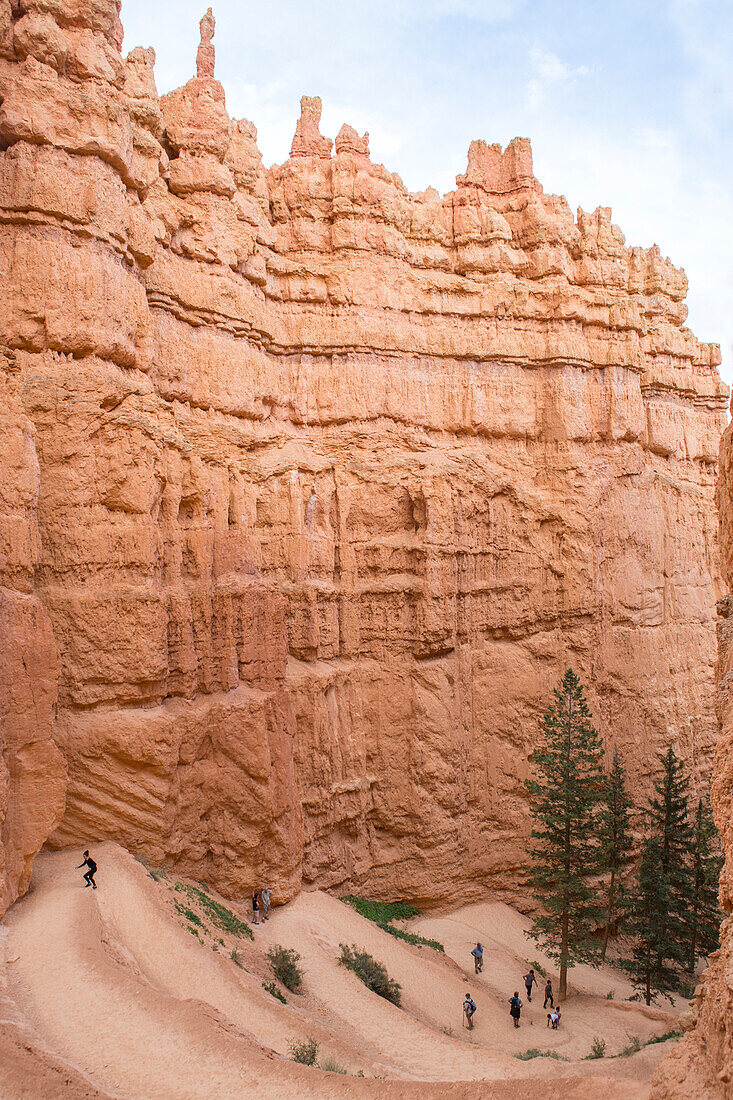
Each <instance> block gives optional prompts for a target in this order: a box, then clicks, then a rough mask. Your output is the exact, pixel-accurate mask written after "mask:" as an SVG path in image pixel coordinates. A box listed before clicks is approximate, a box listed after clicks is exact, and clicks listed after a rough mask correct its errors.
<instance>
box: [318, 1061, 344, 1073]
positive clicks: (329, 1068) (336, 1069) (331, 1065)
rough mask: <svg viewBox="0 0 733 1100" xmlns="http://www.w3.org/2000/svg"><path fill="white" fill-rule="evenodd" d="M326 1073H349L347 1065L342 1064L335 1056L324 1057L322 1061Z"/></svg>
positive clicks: (322, 1067)
mask: <svg viewBox="0 0 733 1100" xmlns="http://www.w3.org/2000/svg"><path fill="white" fill-rule="evenodd" d="M321 1069H322V1070H323V1071H324V1073H348V1072H349V1071H348V1070H347V1068H346V1066H342V1065H341V1063H340V1062H337V1061H336V1059H335V1058H324V1059H323V1061H322V1062H321Z"/></svg>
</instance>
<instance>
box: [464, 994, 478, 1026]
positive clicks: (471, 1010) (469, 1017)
mask: <svg viewBox="0 0 733 1100" xmlns="http://www.w3.org/2000/svg"><path fill="white" fill-rule="evenodd" d="M475 1012H476V1003H475V1001H474V1000H473V999H472V997H471V994H470V993H467V994H466V999H465V1001H464V1002H463V1015H464V1016H465V1017H466V1027H467V1028H468V1030H469V1031H473V1017H474V1014H475Z"/></svg>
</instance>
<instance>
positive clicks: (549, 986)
mask: <svg viewBox="0 0 733 1100" xmlns="http://www.w3.org/2000/svg"><path fill="white" fill-rule="evenodd" d="M548 1001H549V1002H550V1008H554V1007H555V998H554V996H553V993H552V978H548V979H547V984H546V985H545V1003H544V1004H543V1006H542V1007H543V1008H547V1002H548Z"/></svg>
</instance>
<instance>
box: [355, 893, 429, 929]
mask: <svg viewBox="0 0 733 1100" xmlns="http://www.w3.org/2000/svg"><path fill="white" fill-rule="evenodd" d="M341 901H345V902H346V904H347V905H350V906H351V908H352V909H356V911H357V913H360V914H361V916H362V917H366V919H367V920H371V921H374V923H375V924H391V923H392V921H395V920H410V919H411V918H412V917H419V916H420V910H419V909H416V908H415V906H414V905H409V904H408V903H407V902H406V901H373V900H372V899H371V898H355V897H351V896H350V895H348V894H347V895H346V896H345V897H342V898H341Z"/></svg>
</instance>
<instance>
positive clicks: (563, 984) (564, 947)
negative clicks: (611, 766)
mask: <svg viewBox="0 0 733 1100" xmlns="http://www.w3.org/2000/svg"><path fill="white" fill-rule="evenodd" d="M572 722H573V697H572V695H571V696H570V698H569V699H568V737H567V753H566V761H567V766H566V772H565V883H566V885H565V890H564V891H563V898H562V931H561V936H562V938H561V941H560V989H559V991H558V995H557V999H558V1001H564V1000H565V998H566V997H567V995H568V939H569V933H570V895H569V893H568V888H567V881H568V879H569V878H570V739H571V737H572V732H573V726H572Z"/></svg>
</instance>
